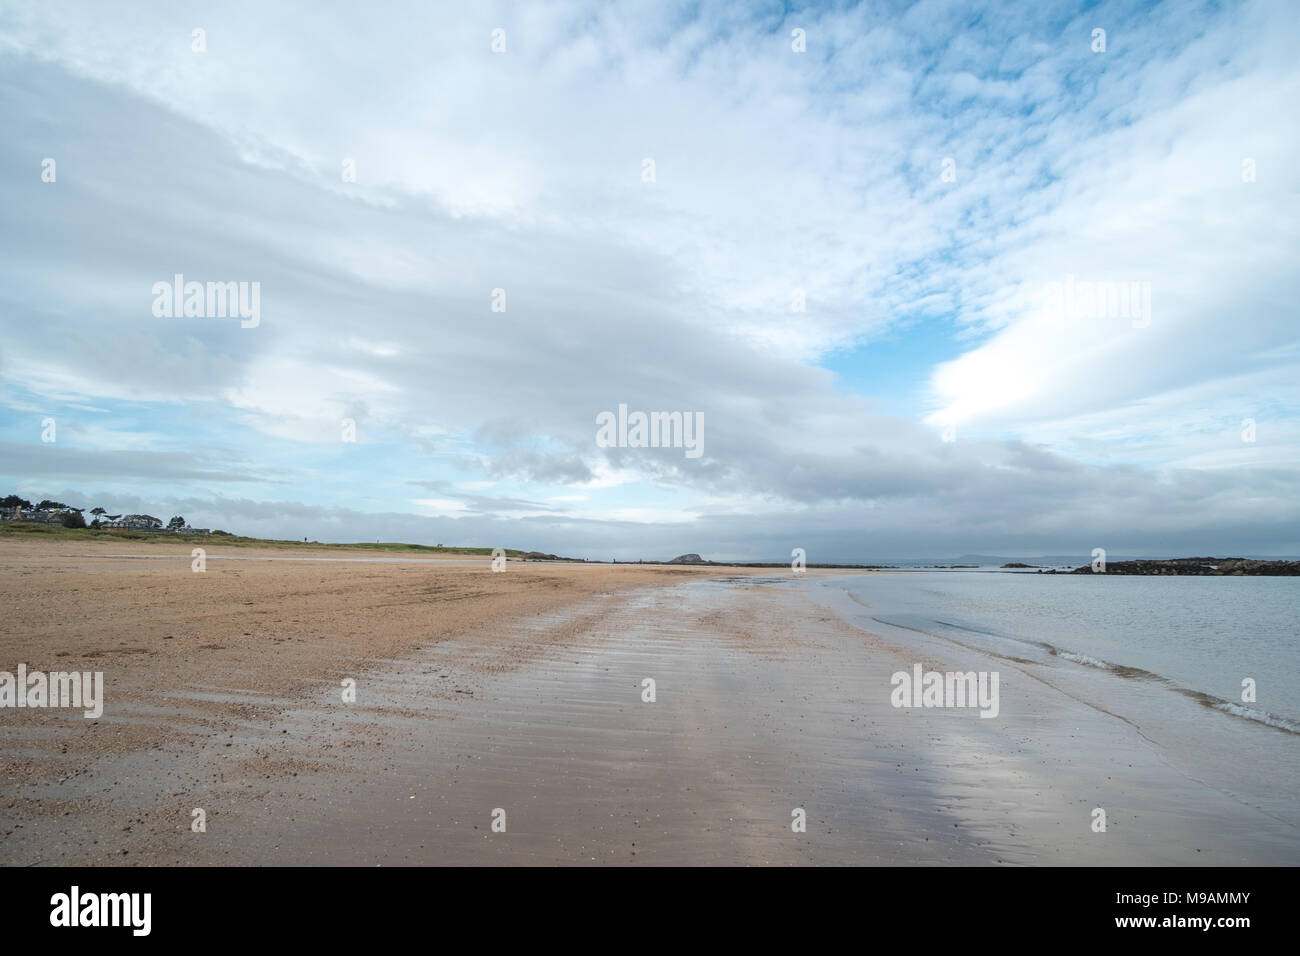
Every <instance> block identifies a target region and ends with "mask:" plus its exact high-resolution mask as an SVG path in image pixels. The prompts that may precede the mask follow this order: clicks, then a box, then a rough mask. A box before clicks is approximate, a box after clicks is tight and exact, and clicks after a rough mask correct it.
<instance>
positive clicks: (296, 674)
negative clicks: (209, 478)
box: [0, 540, 718, 783]
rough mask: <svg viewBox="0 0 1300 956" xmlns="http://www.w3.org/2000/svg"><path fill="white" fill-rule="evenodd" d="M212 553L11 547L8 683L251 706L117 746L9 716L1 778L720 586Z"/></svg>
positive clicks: (556, 571)
mask: <svg viewBox="0 0 1300 956" xmlns="http://www.w3.org/2000/svg"><path fill="white" fill-rule="evenodd" d="M206 551H207V570H206V571H205V572H203V573H196V572H195V571H193V570H192V569H191V558H190V552H189V546H188V545H185V546H177V545H175V544H169V543H167V542H165V541H159V542H157V543H154V542H89V543H81V542H78V543H75V544H65V543H50V542H46V541H35V542H33V541H26V540H18V541H15V540H0V594H5V595H8V600H7V602H6V603H7V607H6V608H5V611H4V614H3V620H2V621H0V670H9V671H11V672H12V671H14V670H15V668H16V666H17V664H18V662H23V663H25V664H26V665H27V669H28V671H29V672H31V671H51V670H71V671H103V672H104V675H105V681H106V684H107V691H106V694H107V696H108V697H109V698H110V700H111V704H110V706H111V707H112V708H113V709H119V710H120V709H127V708H130V707H131V706H132V705H135V704H140V703H143V702H155V701H156V698H157V696H158V695H159V693H164V694H165V693H166V692H167V691H168V690H185V691H199V692H202V691H205V690H206V691H212V692H214V693H217V694H219V695H220V696H222V697H230V696H239V697H240V698H241V699H239V700H230V699H221V700H212V701H204V700H189V699H187V700H186V701H185V703H186V705H187V708H188V709H189V710H190V712H189V713H186V714H184V715H181V716H179V717H178V716H176V715H165V716H160V717H159V719H158V720H156V721H145V722H140V723H136V724H134V725H131V726H127V727H120V728H116V729H115V730H114V732H113V733H112V734H111V735H110V734H104V733H100V732H99V728H98V727H97V726H95V724H94V723H92V722H91V721H88V720H84V719H83V720H73V719H70V716H69V713H68V712H66V711H56V710H24V711H14V712H10V713H8V714H6V715H5V717H6V719H5V724H4V727H5V734H6V738H7V736H8V734H10V733H11V732H13V731H14V730H15V729H21V730H22V731H23V732H24V742H23V745H22V746H21V747H18V748H14V747H11V746H8V745H7V746H6V747H5V749H4V751H3V753H0V779H3V780H4V781H5V782H6V783H13V782H16V781H32V780H39V779H42V778H45V779H50V778H60V777H66V776H67V775H68V774H69V773H71V772H75V769H76V768H75V766H71V767H70V766H69V765H68V763H67V762H51V761H50V760H49V759H48V758H49V756H50V754H51V752H53V753H58V754H66V755H68V756H69V757H72V758H73V760H74V762H75V759H76V758H77V757H78V756H82V755H86V756H88V755H92V754H103V753H106V752H110V753H111V752H125V751H128V750H132V749H144V748H151V747H158V746H160V745H161V744H163V743H164V742H166V741H168V740H171V739H174V738H176V737H177V736H178V735H187V734H193V733H195V732H196V731H199V730H201V729H202V728H204V727H209V728H216V729H220V728H221V727H223V726H224V725H225V722H226V721H227V720H228V719H230V718H239V719H247V718H253V717H256V716H259V714H258V711H259V710H264V711H265V712H266V713H267V714H270V713H272V712H274V711H275V710H277V709H279V708H281V707H284V706H286V705H288V704H291V703H292V702H293V701H294V700H295V699H297V698H300V697H301V695H303V694H304V693H306V692H308V691H311V690H315V689H317V688H319V686H320V684H321V682H322V681H325V680H332V679H334V678H335V676H336V675H338V674H339V673H349V674H355V673H358V672H360V671H361V670H362V669H363V668H364V667H365V666H366V665H367V664H368V663H370V662H373V661H376V660H390V659H393V658H399V657H402V656H403V655H404V654H407V653H409V652H410V651H411V650H413V649H414V648H416V647H420V646H427V645H430V644H436V643H438V642H440V641H444V640H447V639H449V638H453V637H464V636H467V635H473V634H483V633H485V632H489V631H492V630H493V629H494V628H500V629H508V626H509V624H510V622H513V621H517V620H521V619H528V618H530V617H534V616H536V615H540V614H544V613H546V612H549V611H553V610H555V609H556V608H559V607H562V606H564V605H567V604H571V603H574V602H579V601H582V600H584V599H587V598H590V597H592V596H594V595H601V594H607V593H610V592H612V591H614V590H629V589H634V588H637V587H644V586H651V585H655V584H662V583H669V582H673V581H679V580H682V579H683V578H686V577H695V576H700V575H708V574H711V573H712V574H717V573H718V572H717V570H716V569H713V570H712V571H710V570H704V569H694V568H658V567H647V566H638V565H616V566H610V565H582V564H569V563H564V564H560V563H548V562H517V561H512V562H510V563H509V570H508V571H507V572H506V573H494V572H492V570H491V566H490V561H489V559H488V558H486V557H475V556H464V557H457V556H448V557H445V558H437V557H435V558H424V557H419V558H405V557H401V556H398V557H396V558H395V559H394V560H393V561H392V562H391V563H389V562H388V561H385V562H384V563H370V561H371V559H374V558H376V557H383V558H388V557H389V556H387V555H382V554H378V555H377V554H375V553H374V552H367V551H358V552H355V553H354V554H352V555H351V557H355V558H356V559H357V560H356V561H355V562H354V561H348V560H346V558H347V557H349V555H347V554H340V552H339V551H337V550H322V551H299V550H293V551H275V550H269V549H268V550H264V551H263V550H252V549H248V548H226V549H223V548H221V547H213V548H208V549H206ZM124 555H125V556H124ZM223 557H229V558H233V559H234V560H222V558H223ZM313 558H327V559H329V560H327V561H314V560H311V559H313ZM258 559H274V560H258ZM492 647H493V651H494V654H493V656H492V663H491V664H490V665H486V666H490V667H492V668H493V669H503V668H508V667H509V666H510V664H511V656H512V655H511V654H510V653H509V647H508V645H506V648H505V652H504V653H502V645H500V644H498V643H496V642H493V644H492ZM466 650H467V652H469V651H472V650H473V648H472V646H471V647H469V648H466ZM257 695H266V698H267V699H266V701H265V703H262V704H259V703H255V702H253V701H252V700H251V699H248V698H255V697H256V696H257ZM37 728H45V729H47V730H48V731H49V733H48V734H42V733H40V731H39V730H38V729H37ZM32 731H35V733H31V732H32ZM6 742H7V744H8V740H6Z"/></svg>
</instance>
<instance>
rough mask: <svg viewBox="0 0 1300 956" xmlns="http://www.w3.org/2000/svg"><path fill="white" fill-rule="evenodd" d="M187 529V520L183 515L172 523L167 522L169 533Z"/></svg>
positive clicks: (175, 518) (178, 516)
mask: <svg viewBox="0 0 1300 956" xmlns="http://www.w3.org/2000/svg"><path fill="white" fill-rule="evenodd" d="M184 527H185V518H184V516H182V515H176V517H174V518H172V520H171V521H168V522H167V530H168V531H180V530H181V529H182V528H184Z"/></svg>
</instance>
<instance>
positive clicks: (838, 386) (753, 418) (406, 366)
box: [0, 0, 1300, 563]
mask: <svg viewBox="0 0 1300 956" xmlns="http://www.w3.org/2000/svg"><path fill="white" fill-rule="evenodd" d="M1297 48H1300V11H1298V9H1297V7H1296V6H1295V4H1294V3H1291V2H1289V0H1270V2H1240V3H1232V2H1184V0H1179V2H1163V3H1138V2H1126V3H1108V2H1100V3H1052V2H1035V3H1025V2H1019V3H994V2H988V3H977V2H963V3H957V2H935V0H922V2H918V3H863V4H847V3H845V4H839V3H835V4H815V5H807V6H801V5H792V4H778V3H763V2H748V3H709V2H697V3H685V4H678V3H670V2H662V0H656V2H644V3H640V2H625V3H617V4H609V3H599V2H591V3H588V2H557V3H519V4H494V3H475V4H472V5H468V6H467V5H464V4H436V3H427V2H422V3H409V4H406V3H396V2H394V3H384V4H337V5H334V4H330V5H325V4H300V5H290V4H266V3H264V2H249V3H244V2H228V3H223V4H220V5H219V6H215V5H205V4H188V3H168V4H165V5H164V4H145V3H123V4H102V3H61V4H33V3H29V2H28V3H11V2H0V128H2V129H3V130H4V136H3V137H2V138H0V494H6V493H9V492H16V493H19V494H21V495H23V496H24V497H27V498H31V499H33V500H36V499H38V498H46V497H49V498H54V499H57V500H61V501H66V502H68V503H69V504H73V505H75V506H78V507H86V508H90V507H94V506H102V507H105V508H107V509H108V510H109V511H110V512H113V513H118V512H147V513H149V514H153V515H157V516H159V517H161V518H162V519H163V520H164V521H165V520H167V519H168V518H169V517H171V516H172V515H174V514H181V515H184V516H185V517H186V518H187V519H188V521H189V523H190V524H191V525H194V526H197V527H209V528H221V529H224V530H229V531H233V532H236V533H240V534H246V535H256V536H265V537H276V538H304V537H305V538H310V539H312V540H320V541H350V540H351V541H367V540H385V541H409V542H417V543H424V544H437V543H443V544H455V545H467V546H468V545H473V546H487V547H496V546H501V547H511V548H521V549H524V550H538V551H545V552H552V553H558V554H564V555H572V556H576V557H587V558H591V559H600V560H608V559H610V558H617V559H619V560H636V559H641V558H645V559H656V558H659V559H662V558H667V557H671V556H673V555H676V554H680V553H684V552H692V551H693V552H699V553H701V554H703V555H704V556H705V557H707V558H712V559H716V560H789V555H790V553H791V551H792V549H793V548H803V549H805V551H806V553H807V560H808V561H809V562H812V563H816V562H822V561H825V562H832V561H841V562H846V561H863V562H866V561H871V560H873V559H877V558H884V557H921V556H934V555H960V554H965V553H972V552H975V553H983V554H1005V555H1035V554H1082V555H1087V554H1089V553H1090V552H1091V550H1092V549H1093V548H1097V547H1101V548H1105V549H1107V551H1108V552H1110V553H1114V554H1121V553H1122V554H1132V555H1155V556H1159V555H1176V554H1182V555H1189V554H1197V555H1205V554H1210V555H1226V554H1249V555H1283V554H1288V555H1289V554H1297V553H1300V520H1298V519H1300V494H1297V492H1300V455H1298V454H1297V451H1298V450H1300V385H1297V383H1298V382H1300V374H1298V373H1300V310H1298V309H1297V293H1300V269H1298V268H1297V263H1298V262H1300V201H1298V199H1300V180H1298V179H1297V177H1296V175H1295V173H1296V170H1297V169H1300V124H1298V123H1297V120H1296V115H1297V114H1296V107H1295V104H1296V103H1297V102H1300V65H1298V63H1300V61H1297V58H1296V55H1295V50H1296V49H1297ZM177 275H180V276H183V280H182V281H183V282H198V283H237V284H243V285H242V286H240V288H242V289H243V290H244V291H245V293H246V300H245V301H246V302H247V303H248V304H249V305H250V309H248V310H246V312H245V314H244V316H243V317H242V318H241V316H240V315H239V314H233V315H232V314H228V312H226V311H223V310H222V309H221V308H220V307H219V303H215V304H214V303H208V302H207V301H206V299H205V298H204V296H200V297H198V298H197V299H196V300H195V303H194V308H193V310H192V312H191V314H186V313H187V311H190V310H187V309H185V308H182V309H180V310H173V309H171V308H170V306H171V304H172V296H171V295H170V294H166V295H163V294H161V293H160V292H159V291H158V290H159V288H170V287H171V284H172V283H173V282H174V281H175V280H174V277H175V276H177ZM160 283H162V284H163V285H162V286H161V287H160V286H159V284H160ZM254 284H256V285H254ZM200 288H201V290H206V286H201V287H200ZM232 288H233V287H232ZM254 290H256V292H257V296H258V298H257V300H256V301H257V303H258V305H257V309H256V312H255V314H254V312H253V310H252V309H251V303H252V299H251V295H252V292H253V291H254ZM1099 290H1100V294H1099ZM183 292H184V290H183ZM1121 292H1122V293H1123V294H1122V295H1121V294H1120V293H1121ZM184 297H185V296H184V295H183V296H182V298H184ZM162 299H166V300H167V301H166V303H165V306H164V305H160V300H162ZM182 304H183V303H182ZM173 312H175V313H176V314H173ZM620 406H625V407H626V410H627V414H628V415H631V414H632V413H634V412H638V411H639V412H644V413H650V412H680V413H682V414H683V416H684V419H685V420H689V421H693V422H700V423H701V425H702V427H701V429H700V431H699V433H698V435H697V438H698V454H695V453H691V454H688V453H687V452H688V449H687V448H685V447H637V441H636V438H637V435H636V432H635V429H632V430H631V431H630V433H628V434H627V435H626V440H623V436H618V435H617V434H615V440H614V441H613V442H611V441H609V440H601V438H600V435H599V429H598V427H597V423H598V420H599V419H600V416H602V413H610V414H611V415H613V416H617V415H618V412H619V408H620ZM615 431H616V432H617V430H615ZM607 437H608V436H607Z"/></svg>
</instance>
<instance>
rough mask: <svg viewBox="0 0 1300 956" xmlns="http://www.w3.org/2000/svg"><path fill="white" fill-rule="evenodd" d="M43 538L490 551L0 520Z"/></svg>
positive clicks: (7, 533) (10, 531)
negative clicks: (289, 539)
mask: <svg viewBox="0 0 1300 956" xmlns="http://www.w3.org/2000/svg"><path fill="white" fill-rule="evenodd" d="M42 536H44V537H46V538H50V539H52V540H60V541H163V542H172V541H175V542H182V543H184V544H206V545H210V546H215V545H221V546H222V547H231V548H301V549H311V550H317V549H325V550H329V551H385V552H399V553H403V554H411V553H415V554H484V555H490V554H491V553H492V549H491V548H457V547H448V548H437V547H433V546H432V545H427V544H405V543H403V542H401V541H358V542H353V543H349V544H323V543H321V542H319V541H279V540H276V539H274V538H245V537H243V536H242V535H237V534H186V533H185V532H184V531H180V532H175V533H173V532H170V531H165V532H148V531H96V530H95V529H93V528H65V527H63V526H62V525H55V524H38V523H36V522H26V521H0V538H23V537H29V538H30V537H42ZM505 552H506V554H507V555H508V556H509V557H512V558H517V557H520V556H522V555H523V554H524V553H525V552H523V551H520V550H518V549H517V548H506V549H505Z"/></svg>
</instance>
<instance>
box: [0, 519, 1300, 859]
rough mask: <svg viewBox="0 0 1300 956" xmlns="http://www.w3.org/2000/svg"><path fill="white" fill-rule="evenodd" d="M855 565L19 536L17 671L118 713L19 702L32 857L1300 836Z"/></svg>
mask: <svg viewBox="0 0 1300 956" xmlns="http://www.w3.org/2000/svg"><path fill="white" fill-rule="evenodd" d="M353 557H354V558H355V559H352V558H353ZM340 558H348V560H339V559H340ZM318 559H319V560H318ZM835 573H843V572H820V573H819V572H813V571H810V572H808V573H807V574H805V575H797V576H796V575H793V574H790V573H788V572H786V573H782V572H773V571H770V570H765V571H741V572H737V571H736V570H734V569H718V568H709V569H692V568H664V567H650V566H636V565H620V566H605V565H600V566H596V565H582V564H552V563H520V562H511V563H510V564H509V565H508V569H507V571H506V572H505V573H494V572H492V570H491V567H490V562H489V560H488V559H486V558H459V559H458V558H449V559H444V560H437V559H428V558H407V557H400V558H388V557H382V556H375V555H370V554H357V555H355V556H349V555H347V554H343V553H340V552H338V551H328V552H326V551H322V552H320V553H316V552H299V551H294V552H275V551H252V550H250V549H245V548H241V549H230V550H229V551H224V552H223V549H222V548H220V547H213V548H210V549H208V557H207V569H206V571H204V572H203V573H195V572H193V571H192V570H191V558H190V555H189V552H188V549H186V548H179V547H177V546H176V545H174V544H173V545H170V546H169V545H168V544H167V543H165V542H158V543H156V544H155V543H153V542H148V543H103V544H100V543H91V544H87V543H82V542H77V543H75V544H73V543H66V542H64V543H50V542H39V541H38V542H32V541H15V540H4V541H0V585H2V586H3V593H5V594H6V595H7V596H8V607H7V609H6V613H5V615H4V617H3V621H2V622H0V670H10V671H12V670H14V669H15V668H16V666H17V665H18V664H19V663H20V662H21V663H24V664H25V665H26V666H27V668H28V670H29V671H35V670H42V671H52V670H100V671H103V673H104V680H105V704H104V712H103V715H102V716H101V717H100V718H99V719H98V720H87V719H85V718H84V717H83V716H82V715H81V713H80V712H75V711H70V710H66V709H63V710H61V709H44V710H32V709H24V710H14V709H6V710H3V711H0V745H2V746H0V848H2V851H3V852H2V856H3V860H4V863H5V865H8V866H30V865H50V864H108V863H113V864H123V863H125V864H138V865H151V864H160V865H182V866H184V865H208V864H220V865H229V864H252V865H260V864H316V865H320V864H326V865H329V864H349V865H356V864H365V865H377V864H378V865H411V864H470V865H474V864H485V865H493V864H575V865H578V864H596V863H600V864H628V865H636V864H652V865H653V864H688V865H695V864H739V865H788V864H897V863H905V864H945V863H947V864H963V865H997V864H1012V865H1015V864H1069V865H1075V864H1103V865H1107V864H1109V865H1131V864H1138V863H1142V864H1162V863H1163V864H1188V863H1195V864H1227V865H1240V864H1248V863H1295V862H1297V861H1298V860H1300V853H1298V851H1297V847H1298V846H1300V843H1298V841H1297V838H1296V821H1294V820H1291V819H1280V818H1279V817H1278V816H1277V815H1276V814H1274V813H1270V812H1268V808H1267V807H1261V806H1260V805H1252V803H1251V801H1245V800H1242V799H1240V798H1239V797H1238V796H1234V795H1233V794H1232V793H1229V792H1226V791H1225V789H1224V788H1223V787H1219V786H1216V785H1214V783H1213V781H1210V782H1206V780H1204V779H1197V776H1196V774H1195V773H1193V772H1191V771H1189V768H1188V767H1187V766H1185V765H1184V764H1183V763H1181V762H1180V759H1179V755H1178V754H1177V753H1174V754H1173V755H1172V756H1171V753H1170V752H1169V751H1168V750H1167V749H1166V748H1164V747H1163V746H1161V745H1160V744H1159V742H1158V741H1156V740H1155V739H1153V737H1152V734H1151V733H1150V732H1144V729H1143V728H1142V727H1141V726H1137V725H1136V724H1135V722H1134V721H1132V720H1129V719H1125V717H1124V716H1123V715H1121V714H1116V713H1109V712H1107V711H1106V710H1105V709H1103V708H1100V707H1098V706H1097V704H1096V703H1095V701H1092V700H1090V698H1089V694H1088V693H1087V691H1086V688H1082V689H1081V687H1080V686H1076V685H1074V684H1070V683H1068V682H1062V681H1061V680H1058V679H1056V678H1055V677H1054V675H1051V674H1049V673H1048V672H1046V671H1044V670H1043V669H1042V668H1041V667H1040V666H1039V665H1037V664H1035V663H1034V662H1033V661H1030V660H1020V661H1015V660H1008V659H1006V658H1003V659H996V660H995V659H993V658H992V657H991V656H989V655H985V654H983V653H981V652H979V651H976V650H973V649H970V648H962V647H959V646H956V645H942V644H939V643H936V642H934V641H929V642H926V643H924V644H923V645H907V644H904V643H901V642H900V640H899V639H898V637H897V636H894V637H891V638H885V637H882V636H881V635H879V634H875V633H872V632H871V631H868V630H864V629H862V628H861V627H858V626H854V625H853V624H851V623H849V621H848V620H847V618H848V617H850V615H848V614H847V613H844V612H843V609H842V608H837V607H836V604H835V601H834V600H829V599H828V598H827V597H826V594H827V593H828V592H827V590H826V589H824V588H819V587H816V586H814V584H815V582H817V581H818V580H822V581H824V580H826V577H827V576H828V575H830V574H835ZM855 573H860V572H855ZM914 663H921V664H923V665H924V666H925V667H927V668H935V669H938V670H952V669H960V670H990V669H994V670H997V669H1000V670H1001V671H1002V674H1003V685H1002V686H1003V690H1002V700H1001V707H1000V711H999V713H998V715H997V716H996V717H995V718H993V719H984V718H981V717H980V716H979V713H978V711H976V710H970V709H967V710H920V709H915V710H907V709H903V710H900V709H896V708H894V707H891V705H890V701H889V686H890V675H891V674H892V673H895V672H897V671H900V670H907V669H910V668H911V667H912V666H913V665H914ZM646 679H651V680H653V682H654V700H653V702H650V701H647V700H645V699H644V697H645V695H646V694H647V690H646V685H645V683H644V682H645V681H646ZM346 680H354V681H355V682H356V683H355V687H356V695H355V701H345V700H344V699H343V697H344V693H343V687H342V684H343V682H344V681H346ZM1210 717H1213V719H1217V720H1225V719H1229V718H1225V717H1222V716H1221V715H1207V719H1210ZM1258 732H1260V733H1275V732H1276V731H1272V730H1270V729H1268V728H1259V731H1258ZM1275 769H1277V770H1279V772H1282V773H1290V772H1291V771H1292V770H1293V769H1294V768H1292V767H1289V766H1288V767H1282V768H1275ZM1099 806H1100V807H1105V808H1106V810H1107V815H1108V827H1107V831H1106V832H1105V833H1097V832H1094V830H1093V828H1092V827H1091V826H1090V824H1091V822H1092V811H1093V809H1094V808H1095V807H1099ZM196 809H201V810H202V811H203V817H204V819H205V821H206V829H205V830H204V831H203V832H195V831H194V830H193V829H192V826H191V821H192V820H193V818H194V811H195V810H196ZM799 810H802V811H803V812H804V814H806V832H793V831H792V828H791V822H792V819H794V818H795V817H796V816H797V815H798V811H799ZM494 820H496V821H498V829H495V830H494V828H493V823H494ZM502 820H503V821H504V832H500V826H501V821H502Z"/></svg>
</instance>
